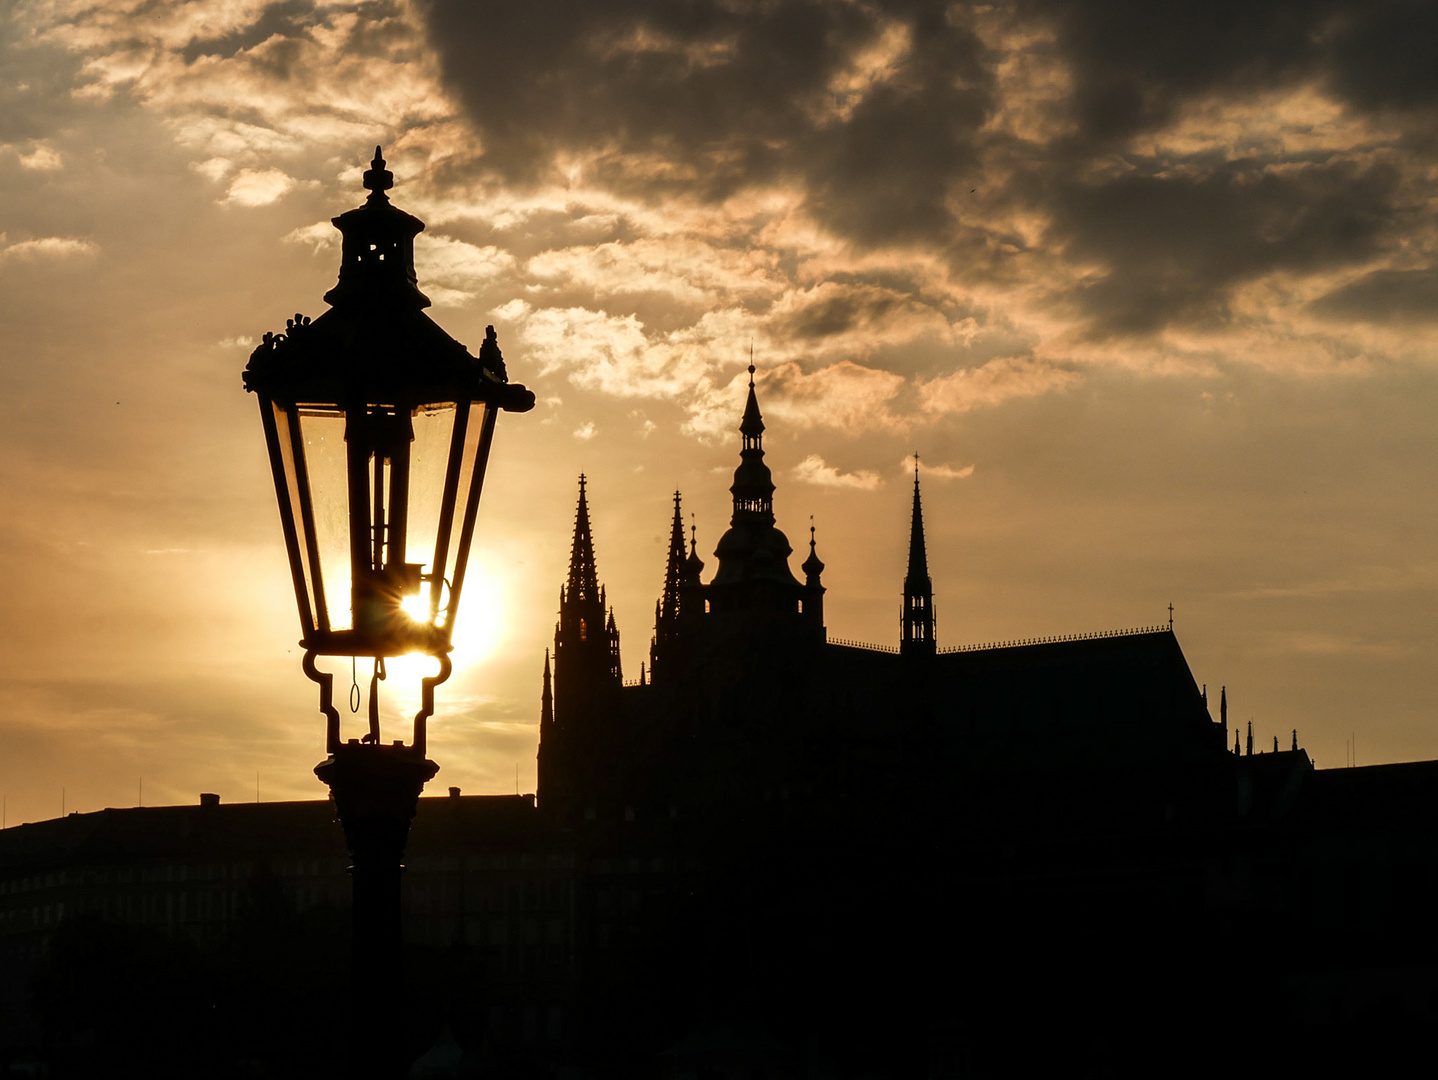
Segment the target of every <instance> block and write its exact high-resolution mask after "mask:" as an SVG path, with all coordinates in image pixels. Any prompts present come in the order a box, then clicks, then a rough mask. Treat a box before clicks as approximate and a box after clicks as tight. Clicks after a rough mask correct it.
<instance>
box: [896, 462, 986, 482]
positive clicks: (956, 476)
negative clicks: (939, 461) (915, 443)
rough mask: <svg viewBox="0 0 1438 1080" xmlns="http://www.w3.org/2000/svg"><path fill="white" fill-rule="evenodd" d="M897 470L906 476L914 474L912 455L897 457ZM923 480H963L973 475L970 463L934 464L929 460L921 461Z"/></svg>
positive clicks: (972, 467)
mask: <svg viewBox="0 0 1438 1080" xmlns="http://www.w3.org/2000/svg"><path fill="white" fill-rule="evenodd" d="M899 471H900V472H902V473H904V474H905V475H906V476H912V475H913V474H914V459H913V458H912V457H906V458H900V459H899ZM922 474H923V478H924V479H925V480H964V479H967V478H968V477H970V476H973V475H974V466H972V465H935V464H932V463H931V462H928V461H925V462H923V470H922Z"/></svg>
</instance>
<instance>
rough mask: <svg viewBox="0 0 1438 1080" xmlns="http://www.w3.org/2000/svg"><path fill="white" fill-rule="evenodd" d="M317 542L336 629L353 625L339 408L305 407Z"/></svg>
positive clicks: (302, 417) (302, 418) (346, 486)
mask: <svg viewBox="0 0 1438 1080" xmlns="http://www.w3.org/2000/svg"><path fill="white" fill-rule="evenodd" d="M300 432H301V434H302V435H303V437H304V442H305V463H306V465H307V466H308V469H309V480H310V499H311V502H312V503H313V505H314V517H315V542H316V547H317V549H318V552H319V562H320V567H319V568H320V577H321V582H322V587H323V589H324V593H323V596H324V599H325V601H326V606H327V608H328V610H329V621H330V626H329V628H330V629H331V630H348V629H350V628H351V627H352V626H353V625H354V622H353V615H352V614H351V611H350V555H349V551H350V524H349V519H350V514H349V480H348V473H347V471H346V468H345V419H344V414H343V413H341V412H340V411H339V410H337V409H307V408H303V407H302V408H301V409H300Z"/></svg>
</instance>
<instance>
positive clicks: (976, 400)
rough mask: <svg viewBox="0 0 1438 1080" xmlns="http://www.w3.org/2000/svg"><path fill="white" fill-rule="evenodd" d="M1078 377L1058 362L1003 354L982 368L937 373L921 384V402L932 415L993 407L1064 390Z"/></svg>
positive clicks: (924, 408)
mask: <svg viewBox="0 0 1438 1080" xmlns="http://www.w3.org/2000/svg"><path fill="white" fill-rule="evenodd" d="M1077 378H1078V375H1077V374H1076V373H1075V372H1073V371H1070V370H1068V369H1066V368H1062V367H1058V366H1056V365H1054V364H1049V363H1045V362H1042V361H1038V360H1033V359H1025V358H1019V357H999V358H998V359H995V360H990V361H989V362H988V363H986V364H983V365H982V366H980V367H976V368H965V369H963V370H960V371H955V372H952V373H950V374H948V375H937V376H935V377H934V378H932V379H928V380H925V381H923V382H921V383H919V385H918V392H919V403H920V408H921V409H922V410H923V411H924V412H925V413H928V414H929V415H931V416H947V415H952V414H956V413H964V412H968V411H970V410H971V409H977V408H985V407H992V406H995V405H998V404H1001V403H1002V402H1005V401H1008V400H1010V399H1012V398H1026V397H1037V396H1038V395H1040V394H1046V393H1049V392H1050V391H1053V390H1060V389H1063V388H1064V387H1066V386H1069V385H1071V384H1072V383H1073V382H1074V381H1076V380H1077Z"/></svg>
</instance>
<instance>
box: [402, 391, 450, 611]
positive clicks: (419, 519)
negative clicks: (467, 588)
mask: <svg viewBox="0 0 1438 1080" xmlns="http://www.w3.org/2000/svg"><path fill="white" fill-rule="evenodd" d="M454 417H455V407H454V405H453V403H446V404H443V405H431V406H426V407H424V408H422V409H418V410H416V411H415V414H414V421H413V423H414V442H412V443H411V444H410V466H409V531H408V533H407V534H406V537H405V561H406V562H410V563H418V564H419V565H420V566H423V567H424V573H425V574H426V575H430V574H433V573H434V569H435V566H434V553H435V547H436V544H437V543H438V539H439V522H440V510H441V508H442V506H443V504H444V478H445V472H446V470H447V469H448V467H449V447H450V440H451V437H452V436H453V433H454ZM447 591H448V590H447V589H446V587H445V586H444V585H443V584H442V583H440V582H439V581H431V582H428V583H426V585H425V587H424V589H423V590H422V591H421V596H422V598H423V601H424V603H423V606H422V612H423V614H422V617H421V618H420V621H422V622H432V621H433V620H434V613H435V612H436V611H437V610H438V608H439V605H440V604H441V603H442V602H443V601H442V599H441V598H442V596H443V594H445V593H447Z"/></svg>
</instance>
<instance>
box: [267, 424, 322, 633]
mask: <svg viewBox="0 0 1438 1080" xmlns="http://www.w3.org/2000/svg"><path fill="white" fill-rule="evenodd" d="M270 407H271V420H272V422H273V423H274V426H275V430H274V435H275V440H276V443H275V445H276V446H277V448H278V450H279V457H280V469H281V471H282V473H283V476H284V488H285V494H284V496H283V498H284V500H285V501H284V505H283V506H281V508H280V513H281V516H282V518H283V519H284V525H285V542H286V545H287V546H288V548H289V557H290V565H291V566H292V567H293V569H294V571H295V573H296V574H297V575H298V576H299V579H300V580H299V581H297V582H296V586H297V592H298V593H299V596H298V597H297V599H298V601H299V609H300V626H301V628H302V630H303V631H304V633H306V634H308V633H309V632H310V631H311V630H313V629H314V628H315V626H316V625H322V624H323V612H324V603H323V600H322V599H321V600H319V602H316V595H315V590H316V588H317V587H318V584H319V567H318V566H317V565H316V563H315V559H314V547H313V545H312V544H311V543H310V539H311V538H310V535H309V529H308V527H309V525H310V524H311V517H310V512H309V504H308V500H307V498H306V496H307V495H308V491H307V490H306V488H305V483H306V480H307V477H306V475H305V461H304V453H303V449H302V447H299V446H298V445H297V443H296V439H295V430H296V429H295V427H294V426H293V416H292V413H293V406H291V407H290V408H285V407H284V406H282V405H277V404H274V403H273V402H272V403H271V406H270ZM317 619H318V620H319V622H318V623H317V621H316V620H317Z"/></svg>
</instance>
